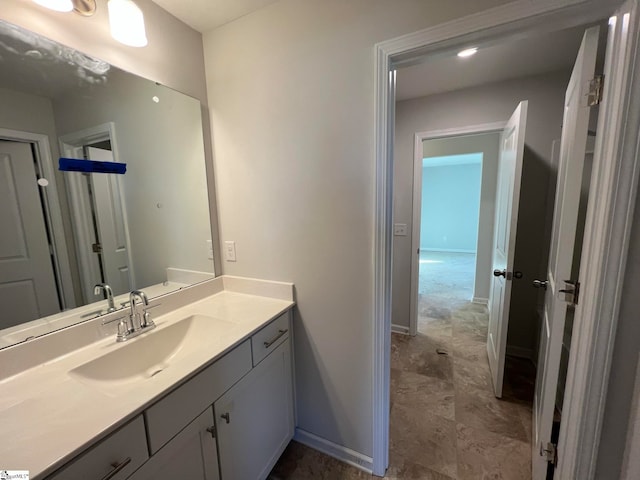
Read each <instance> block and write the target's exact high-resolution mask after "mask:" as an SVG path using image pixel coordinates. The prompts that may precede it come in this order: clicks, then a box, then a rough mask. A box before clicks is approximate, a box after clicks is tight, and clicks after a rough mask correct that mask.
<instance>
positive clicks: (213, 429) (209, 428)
mask: <svg viewBox="0 0 640 480" xmlns="http://www.w3.org/2000/svg"><path fill="white" fill-rule="evenodd" d="M207 432H209V433H210V434H211V438H216V426H215V425H212V426H210V427H208V428H207Z"/></svg>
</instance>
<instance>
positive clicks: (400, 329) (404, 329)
mask: <svg viewBox="0 0 640 480" xmlns="http://www.w3.org/2000/svg"><path fill="white" fill-rule="evenodd" d="M391 331H392V332H393V333H402V334H404V335H409V327H405V326H404V325H396V324H395V323H392V324H391Z"/></svg>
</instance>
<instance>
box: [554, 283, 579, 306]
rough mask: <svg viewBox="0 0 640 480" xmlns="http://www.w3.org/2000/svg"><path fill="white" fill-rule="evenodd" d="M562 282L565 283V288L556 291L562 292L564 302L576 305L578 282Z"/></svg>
mask: <svg viewBox="0 0 640 480" xmlns="http://www.w3.org/2000/svg"><path fill="white" fill-rule="evenodd" d="M564 283H565V284H566V285H567V288H563V289H562V290H558V292H560V293H564V301H565V302H567V303H570V304H571V305H578V301H579V299H580V282H578V281H576V282H573V281H571V280H565V281H564Z"/></svg>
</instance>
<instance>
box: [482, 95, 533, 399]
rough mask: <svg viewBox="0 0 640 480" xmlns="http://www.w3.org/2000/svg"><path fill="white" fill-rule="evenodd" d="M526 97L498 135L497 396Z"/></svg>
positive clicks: (493, 300) (492, 315)
mask: <svg viewBox="0 0 640 480" xmlns="http://www.w3.org/2000/svg"><path fill="white" fill-rule="evenodd" d="M527 106H528V102H527V101H526V100H525V101H523V102H520V104H519V105H518V107H517V108H516V109H515V111H514V112H513V115H511V118H510V119H509V121H508V122H507V125H506V126H505V128H504V130H503V131H502V135H501V136H500V158H499V160H498V186H497V195H496V216H495V223H494V233H493V282H492V283H491V292H490V298H489V331H488V335H487V354H488V356H489V368H490V369H491V378H492V380H493V389H494V392H495V395H496V397H498V398H500V397H502V380H503V378H504V361H505V355H506V352H507V330H508V327H509V304H510V301H511V281H512V279H513V259H514V252H515V244H516V227H517V223H518V206H519V202H520V180H521V177H522V162H523V158H524V138H525V129H526V123H527Z"/></svg>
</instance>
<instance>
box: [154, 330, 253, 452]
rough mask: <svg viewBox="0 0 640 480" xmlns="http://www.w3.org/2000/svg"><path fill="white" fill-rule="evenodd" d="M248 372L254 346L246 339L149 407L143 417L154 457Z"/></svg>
mask: <svg viewBox="0 0 640 480" xmlns="http://www.w3.org/2000/svg"><path fill="white" fill-rule="evenodd" d="M249 370H251V347H250V345H249V340H247V341H246V342H244V343H242V344H240V345H238V346H237V347H236V348H234V349H233V350H232V351H231V352H229V353H227V354H226V355H225V356H224V357H222V358H220V359H219V360H216V362H215V363H214V364H213V365H211V366H209V367H207V368H206V369H205V370H204V371H202V372H200V373H199V374H198V375H196V376H195V377H193V378H192V379H191V380H189V381H188V382H187V383H185V384H184V385H181V386H180V387H178V388H177V389H175V390H174V391H173V392H171V393H170V394H169V395H167V396H166V397H164V398H162V399H161V400H159V401H158V403H156V404H155V405H152V406H151V407H149V408H148V409H147V410H146V411H145V412H144V415H145V418H146V421H147V432H148V439H149V450H150V452H151V454H154V453H155V452H157V451H158V450H160V448H161V447H162V446H163V445H164V444H165V443H167V442H168V441H169V440H171V439H172V438H173V437H174V436H175V435H176V434H178V432H180V430H182V429H183V428H184V426H185V425H187V424H188V423H189V422H191V420H193V419H194V418H196V417H197V416H198V415H199V414H200V413H202V412H203V411H204V410H205V409H206V408H207V407H208V406H209V405H211V404H212V403H213V402H215V401H216V399H217V398H218V397H220V396H221V395H222V394H223V393H224V392H226V391H227V390H228V389H229V388H231V386H232V385H233V384H234V383H236V382H237V381H238V380H240V379H241V378H242V377H243V376H244V375H245V374H246V373H247V372H248V371H249Z"/></svg>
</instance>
